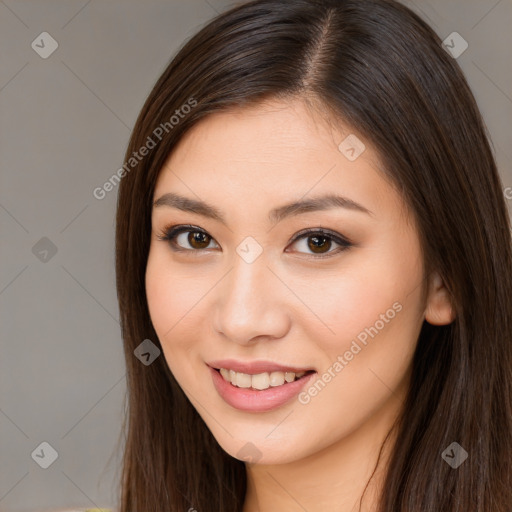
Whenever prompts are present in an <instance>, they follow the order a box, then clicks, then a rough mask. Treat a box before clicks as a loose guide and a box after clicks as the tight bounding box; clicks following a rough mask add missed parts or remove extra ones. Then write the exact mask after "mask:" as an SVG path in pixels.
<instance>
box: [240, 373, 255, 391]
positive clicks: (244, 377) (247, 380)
mask: <svg viewBox="0 0 512 512" xmlns="http://www.w3.org/2000/svg"><path fill="white" fill-rule="evenodd" d="M251 384H252V378H251V376H250V375H248V374H247V373H238V372H236V385H237V386H238V387H239V388H250V387H251Z"/></svg>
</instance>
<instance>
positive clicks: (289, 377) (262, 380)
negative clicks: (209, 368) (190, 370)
mask: <svg viewBox="0 0 512 512" xmlns="http://www.w3.org/2000/svg"><path fill="white" fill-rule="evenodd" d="M215 370H216V371H217V372H219V373H220V374H221V375H222V378H223V379H224V380H225V381H226V382H229V383H230V384H232V385H233V386H235V387H237V388H252V389H256V390H260V391H262V390H264V389H268V388H270V387H279V386H283V385H286V384H289V383H291V382H294V381H296V380H299V379H302V378H303V377H305V376H307V375H310V374H311V373H315V371H314V370H308V371H304V372H298V373H295V372H280V371H277V372H262V373H258V374H254V375H250V374H248V373H241V372H235V371H234V370H228V369H226V368H220V369H215Z"/></svg>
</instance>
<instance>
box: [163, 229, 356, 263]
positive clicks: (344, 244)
mask: <svg viewBox="0 0 512 512" xmlns="http://www.w3.org/2000/svg"><path fill="white" fill-rule="evenodd" d="M189 231H192V232H199V233H204V234H205V235H207V236H208V237H209V238H210V239H211V240H213V241H214V242H215V243H216V244H217V245H218V242H217V241H216V240H215V238H213V236H211V235H210V234H209V233H208V232H207V231H206V230H204V229H202V228H200V227H199V226H194V225H191V224H176V225H169V226H166V227H164V228H163V230H162V232H161V233H159V234H157V239H158V240H160V241H165V242H167V243H169V245H172V246H173V247H172V250H173V251H176V252H186V253H192V254H194V255H197V254H201V253H202V252H203V251H206V250H208V249H184V248H183V247H180V246H176V244H175V243H174V242H173V240H172V239H174V238H176V237H177V236H178V235H180V234H181V233H186V232H189ZM314 234H320V235H323V236H326V237H327V238H329V239H331V240H332V241H333V242H334V243H336V244H338V246H339V247H338V248H336V249H334V250H332V251H329V252H326V253H323V254H316V255H315V254H314V253H303V252H299V254H303V255H305V256H306V258H310V259H315V260H318V259H322V258H328V257H330V256H334V255H335V254H338V253H339V252H342V251H344V250H345V249H348V248H350V247H352V246H353V245H354V243H353V242H351V241H350V240H349V239H348V238H347V237H345V236H343V235H341V234H340V233H337V232H336V231H331V230H330V229H326V228H322V227H317V228H306V229H303V230H301V231H299V232H298V233H295V234H294V236H293V237H292V239H291V240H290V241H289V242H288V243H287V247H288V245H290V244H293V243H295V242H297V241H299V240H301V239H303V238H307V237H306V235H314Z"/></svg>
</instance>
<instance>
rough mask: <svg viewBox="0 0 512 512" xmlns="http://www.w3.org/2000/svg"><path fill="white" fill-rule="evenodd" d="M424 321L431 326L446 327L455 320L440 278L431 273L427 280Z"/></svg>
mask: <svg viewBox="0 0 512 512" xmlns="http://www.w3.org/2000/svg"><path fill="white" fill-rule="evenodd" d="M428 289H429V293H428V297H427V304H426V307H425V320H426V321H427V322H428V323H429V324H432V325H448V324H451V323H452V322H453V320H454V319H455V311H454V308H453V305H452V302H451V300H450V293H449V292H448V289H447V288H446V286H445V284H444V282H443V280H442V278H441V276H440V275H439V274H438V273H437V272H433V273H432V275H431V276H430V280H429V288H428Z"/></svg>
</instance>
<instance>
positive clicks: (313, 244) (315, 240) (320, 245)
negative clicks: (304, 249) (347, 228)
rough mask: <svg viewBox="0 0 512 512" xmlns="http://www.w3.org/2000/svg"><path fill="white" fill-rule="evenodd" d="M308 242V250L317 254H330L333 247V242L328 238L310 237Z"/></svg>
mask: <svg viewBox="0 0 512 512" xmlns="http://www.w3.org/2000/svg"><path fill="white" fill-rule="evenodd" d="M307 240H308V248H309V249H311V251H313V252H314V253H317V254H323V253H324V252H328V251H329V249H330V248H331V245H332V240H331V239H330V238H329V237H327V236H308V237H307Z"/></svg>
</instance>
